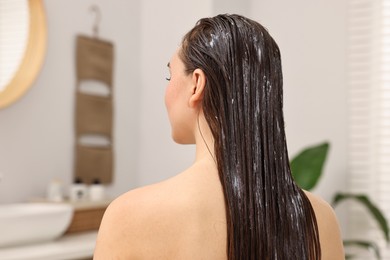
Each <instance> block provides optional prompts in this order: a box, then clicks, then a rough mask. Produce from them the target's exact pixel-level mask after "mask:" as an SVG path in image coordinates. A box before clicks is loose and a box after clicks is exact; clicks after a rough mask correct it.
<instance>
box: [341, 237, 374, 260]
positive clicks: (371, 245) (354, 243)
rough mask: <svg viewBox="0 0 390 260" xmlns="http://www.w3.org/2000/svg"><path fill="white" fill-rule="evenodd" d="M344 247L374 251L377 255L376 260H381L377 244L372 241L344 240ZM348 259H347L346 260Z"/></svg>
mask: <svg viewBox="0 0 390 260" xmlns="http://www.w3.org/2000/svg"><path fill="white" fill-rule="evenodd" d="M343 243H344V246H357V247H362V248H364V249H366V250H368V251H373V252H374V253H375V256H376V259H378V260H380V259H381V254H380V250H379V247H378V245H377V244H375V243H374V242H371V241H366V240H344V241H343ZM349 257H350V258H351V256H349ZM346 259H347V258H346Z"/></svg>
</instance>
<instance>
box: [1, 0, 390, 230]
mask: <svg viewBox="0 0 390 260" xmlns="http://www.w3.org/2000/svg"><path fill="white" fill-rule="evenodd" d="M43 2H44V6H45V13H46V16H47V30H48V31H47V37H48V38H47V48H46V56H45V59H44V63H43V66H42V69H41V71H40V73H39V75H38V77H37V79H36V80H35V81H34V83H33V85H32V87H31V88H30V90H29V91H28V92H27V93H26V94H25V95H24V96H23V97H22V98H21V99H19V100H17V101H16V102H15V103H14V104H12V105H10V106H8V107H6V108H3V109H1V110H0V203H14V202H22V201H27V200H29V199H30V198H32V197H44V196H45V195H46V191H47V186H48V185H49V183H50V182H51V181H52V180H54V179H56V180H61V181H62V183H63V184H64V187H67V186H69V185H70V184H71V183H72V182H73V171H74V170H73V169H74V106H75V98H74V93H75V88H76V75H75V73H76V69H75V66H76V64H75V46H76V45H75V39H76V36H77V35H80V34H82V35H87V36H92V27H93V25H94V22H95V16H94V14H93V13H91V11H90V8H91V6H93V5H96V6H98V8H99V9H100V12H101V19H100V21H99V23H98V26H99V38H100V39H102V40H107V41H110V42H112V43H113V45H114V75H113V95H114V96H113V99H114V124H113V129H114V134H113V136H114V150H115V157H114V158H115V159H114V175H113V181H112V183H111V184H109V185H107V193H108V194H109V196H110V197H111V198H114V197H116V196H118V195H120V194H122V193H124V192H126V191H128V190H130V189H133V188H135V187H139V186H143V185H147V184H151V183H155V182H158V181H161V180H163V179H166V178H168V177H170V176H173V175H175V174H177V173H179V172H180V171H182V170H184V169H185V168H186V167H187V166H188V165H190V164H191V162H192V161H193V156H194V147H193V146H191V145H187V146H183V145H177V144H175V143H174V142H173V141H172V140H171V136H170V125H169V121H168V118H167V115H166V110H165V105H164V92H165V87H166V85H167V82H166V81H165V78H166V77H167V76H168V70H167V67H166V64H167V62H168V61H169V60H170V58H171V56H172V54H173V53H174V51H175V50H176V48H177V47H178V46H179V44H180V41H181V38H182V36H183V35H184V34H185V33H186V32H187V31H188V30H189V29H191V28H192V27H193V26H194V24H195V23H196V21H197V20H198V19H200V18H202V17H207V16H214V15H216V14H219V13H238V14H242V15H245V16H247V17H249V18H252V19H254V20H256V21H258V22H260V23H261V24H262V25H264V26H265V27H266V28H268V30H269V31H270V33H271V35H272V36H273V37H274V38H275V40H276V42H277V43H278V44H279V47H280V49H281V53H282V64H283V73H284V104H285V106H284V111H285V120H286V132H287V140H288V145H289V153H290V155H291V156H292V155H294V154H297V153H298V152H299V151H300V150H302V149H303V148H304V147H307V146H310V145H313V144H317V143H321V142H323V141H328V142H329V143H330V151H329V156H328V158H327V161H326V164H325V168H324V172H323V174H322V177H321V180H320V182H319V184H318V185H317V186H316V187H315V189H314V190H313V192H314V193H316V194H318V195H320V196H322V197H323V198H324V199H325V200H327V201H330V200H331V198H332V196H333V195H334V193H335V192H337V191H364V192H367V193H370V194H372V196H374V197H375V198H376V199H378V200H380V204H381V205H382V206H383V207H386V206H387V207H389V206H388V204H389V203H388V202H389V201H388V200H386V198H385V197H383V196H384V195H383V194H385V193H386V192H385V190H386V189H390V184H389V183H388V182H387V185H385V183H386V181H388V179H387V177H386V175H385V174H382V175H379V173H378V171H379V172H382V173H383V172H386V169H388V168H386V169H385V168H383V167H385V166H386V165H387V166H388V164H390V160H389V159H388V157H381V156H382V155H381V154H380V152H381V151H384V153H385V154H387V153H388V152H389V149H388V148H386V147H385V148H383V146H378V145H379V144H388V142H389V139H383V140H382V141H381V140H379V139H369V138H371V137H368V135H370V136H374V137H378V136H387V134H388V133H389V130H383V131H382V130H381V131H382V132H379V133H378V132H375V131H376V130H373V129H378V126H383V125H384V126H386V125H387V126H388V127H389V125H390V124H389V121H380V122H379V121H375V120H377V119H378V118H379V117H380V116H381V115H382V114H384V117H383V118H386V117H388V116H389V114H386V111H385V112H378V113H377V112H375V111H376V110H370V109H374V108H375V109H377V108H386V107H388V103H386V100H385V99H386V98H389V92H386V91H388V90H389V87H388V85H386V84H387V81H386V79H387V78H386V77H389V76H388V74H384V75H385V76H382V75H383V74H378V73H379V72H380V73H382V72H386V70H387V69H388V68H387V67H385V66H382V65H381V64H382V63H379V65H372V64H373V63H370V62H378V61H380V62H381V61H382V57H384V56H383V53H386V49H385V48H384V47H383V46H385V45H383V46H382V41H381V39H382V38H380V37H381V36H383V35H386V33H387V31H386V32H384V31H382V29H381V28H382V27H380V26H379V25H382V24H386V22H382V20H381V19H382V15H384V14H386V12H385V11H384V10H387V9H386V8H388V7H387V5H388V4H389V3H386V1H366V0H360V1H358V0H355V1H352V0H351V1H348V0H318V1H308V0H295V1H283V0H240V1H238V0H197V1H183V0H167V1H158V0H142V1H141V0H110V1H108V0H83V1H77V0H67V1H65V0H45V1H43ZM359 15H361V16H359ZM355 17H357V18H356V22H355V20H353V19H355ZM383 21H384V20H383ZM354 26H355V27H356V28H357V29H356V28H355V27H354ZM370 26H371V27H370ZM373 27H374V28H377V29H375V30H373V31H371V30H370V28H373ZM354 33H358V34H359V33H360V34H361V35H363V36H361V35H358V36H355V34H354ZM364 33H366V34H364ZM359 37H360V38H359ZM362 37H366V38H364V39H369V40H364V39H363V40H362V41H360V42H359V41H358V40H356V39H360V40H361V39H362ZM374 37H377V38H374ZM370 39H371V40H370ZM384 42H385V43H386V40H384ZM364 47H366V48H367V49H368V51H363V49H362V48H364ZM374 47H378V48H377V49H374ZM377 50H379V51H377ZM356 52H357V53H358V54H359V55H360V53H363V54H364V55H366V54H367V55H373V56H369V57H368V56H367V55H366V56H364V55H363V54H362V56H356V57H357V58H356V57H355V56H354V54H355V53H356ZM375 55H376V56H375ZM359 57H360V58H359ZM361 57H363V58H361ZM364 57H365V58H364ZM367 62H368V63H367ZM351 64H352V65H351ZM375 64H377V63H375ZM364 66H366V67H364ZM366 72H370V73H373V74H370V75H368V74H367V75H366V74H365V73H366ZM373 75H374V76H373ZM362 82H363V83H367V84H363V83H362ZM355 83H356V84H355ZM362 85H364V86H368V87H367V88H366V89H362V88H361V86H362ZM355 86H357V87H356V89H358V90H356V91H355ZM375 86H376V87H375ZM375 89H376V90H375ZM378 89H379V90H381V89H382V90H383V89H384V90H385V91H384V92H380V91H377V90H378ZM386 89H387V90H386ZM375 91H376V92H375ZM361 98H369V100H368V101H367V100H362V99H361ZM384 100H385V101H384ZM359 102H360V103H359ZM370 102H371V103H370ZM381 102H382V103H381ZM382 104H383V105H382ZM362 108H367V110H366V111H362V110H361V109H362ZM359 109H360V110H359ZM369 116H371V117H369ZM373 118H374V119H373ZM378 122H379V123H378ZM360 126H363V128H364V129H366V130H364V131H365V132H364V131H363V132H364V133H363V132H359V131H360V130H359V129H361V128H359V127H360ZM368 128H369V129H368ZM356 129H358V130H356ZM367 129H368V130H367ZM386 131H387V132H386ZM365 133H367V136H365V135H364V134H365ZM381 133H383V135H382V134H381ZM378 140H379V141H378ZM375 147H376V148H377V150H375V149H376V148H375ZM378 147H382V148H378ZM386 149H387V150H386ZM378 158H380V161H383V163H384V164H383V165H385V166H380V167H379V166H378V165H379V164H378V161H377V160H379V159H378ZM366 162H369V163H370V165H371V166H370V165H368V164H366ZM372 165H375V167H374V166H372ZM378 167H379V168H380V169H379V170H378ZM384 169H385V170H384ZM359 176H360V177H359ZM362 176H363V177H362ZM364 176H366V177H367V178H365V177H364ZM375 176H382V177H375ZM352 178H354V180H355V182H354V181H351V179H352ZM356 180H357V181H356ZM376 183H380V184H381V186H380V187H381V188H380V189H379V188H378V187H379V186H378V185H377V184H376ZM380 192H382V193H380ZM387 210H389V209H387ZM337 214H338V216H339V219H340V222H341V226H342V229H343V233H347V228H346V227H347V223H349V221H350V220H349V218H348V213H347V212H346V211H345V210H343V209H340V210H337Z"/></svg>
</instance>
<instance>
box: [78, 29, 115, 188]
mask: <svg viewBox="0 0 390 260" xmlns="http://www.w3.org/2000/svg"><path fill="white" fill-rule="evenodd" d="M113 50H114V47H113V44H112V43H110V42H107V41H103V40H100V39H98V38H97V37H92V38H91V37H87V36H82V35H79V36H77V38H76V74H77V75H76V76H77V83H76V84H77V87H76V93H75V99H76V102H75V135H76V138H75V142H76V143H75V167H74V168H75V169H74V175H75V178H79V179H80V180H81V181H82V182H84V183H86V184H90V183H92V182H94V181H95V180H96V179H98V180H99V181H100V182H101V183H104V184H107V183H111V182H112V179H113V172H114V163H113V162H114V147H113V114H114V108H113V107H114V102H113V85H112V82H113V80H112V78H113V62H114V55H113ZM84 81H97V82H100V83H102V84H104V85H105V86H106V87H107V88H108V95H100V94H96V93H95V92H94V93H86V92H84V91H83V90H82V89H81V87H80V85H81V83H83V82H84ZM85 136H99V137H103V138H104V139H105V140H108V145H101V144H100V145H98V144H92V145H91V144H88V145H85V144H83V143H81V142H80V140H81V138H82V137H85Z"/></svg>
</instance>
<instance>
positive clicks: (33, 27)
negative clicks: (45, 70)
mask: <svg viewBox="0 0 390 260" xmlns="http://www.w3.org/2000/svg"><path fill="white" fill-rule="evenodd" d="M17 2H19V5H16V3H17ZM0 16H1V17H2V19H0V22H1V24H0V29H1V32H0V38H1V41H0V68H1V71H0V108H4V107H6V106H9V105H11V104H12V103H13V102H15V101H16V100H18V99H19V98H20V97H21V96H22V95H23V94H24V93H25V92H26V91H27V90H28V89H29V87H30V86H31V85H32V83H33V81H34V80H35V78H36V77H37V75H38V72H39V70H40V69H41V67H42V64H43V60H44V56H45V50H46V39H47V29H46V18H45V12H44V6H43V2H42V0H18V1H16V0H12V1H9V0H0ZM17 22H19V23H20V22H21V23H22V24H21V25H19V26H18V27H17V28H18V30H15V24H14V23H17ZM23 23H25V24H23ZM7 28H8V29H7ZM7 30H9V31H8V32H7ZM16 32H18V33H16ZM10 53H16V54H15V55H13V56H12V55H11V56H10V55H9V54H10Z"/></svg>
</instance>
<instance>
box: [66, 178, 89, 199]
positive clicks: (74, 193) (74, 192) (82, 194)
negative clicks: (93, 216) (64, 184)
mask: <svg viewBox="0 0 390 260" xmlns="http://www.w3.org/2000/svg"><path fill="white" fill-rule="evenodd" d="M87 192H88V191H87V186H86V185H85V184H84V183H83V182H82V181H81V179H80V178H76V179H75V181H74V183H73V184H72V185H71V186H70V190H69V198H70V200H71V201H83V200H85V199H86V198H87V196H88V194H87Z"/></svg>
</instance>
